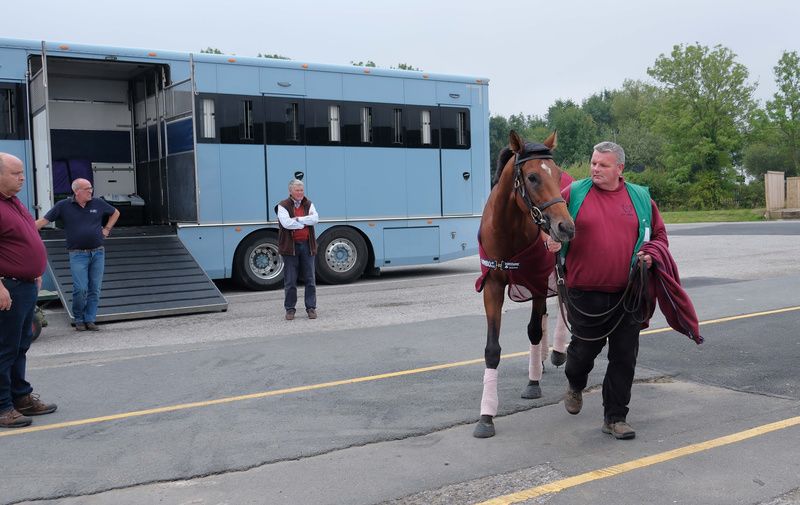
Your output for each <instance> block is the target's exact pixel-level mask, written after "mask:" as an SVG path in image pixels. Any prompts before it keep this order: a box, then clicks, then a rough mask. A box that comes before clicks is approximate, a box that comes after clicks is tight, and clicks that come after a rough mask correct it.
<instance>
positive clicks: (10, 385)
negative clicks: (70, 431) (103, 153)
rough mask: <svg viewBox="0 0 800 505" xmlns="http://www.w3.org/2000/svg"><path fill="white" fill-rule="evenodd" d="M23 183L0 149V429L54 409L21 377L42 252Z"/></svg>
mask: <svg viewBox="0 0 800 505" xmlns="http://www.w3.org/2000/svg"><path fill="white" fill-rule="evenodd" d="M24 182H25V171H24V168H23V166H22V161H21V160H20V159H19V158H17V157H15V156H11V155H10V154H7V153H0V428H21V427H23V426H28V425H29V424H31V422H32V419H31V418H30V417H28V416H38V415H42V414H50V413H51V412H54V411H55V410H56V406H55V405H53V404H46V403H43V402H42V401H40V400H39V396H38V395H35V394H33V388H32V387H31V385H30V383H28V382H27V381H26V380H25V354H26V353H27V352H28V348H30V346H31V341H32V332H31V323H32V321H33V311H34V309H35V308H36V298H37V296H38V292H39V287H41V283H42V274H43V273H44V269H45V266H46V263H47V253H46V252H45V249H44V244H43V243H42V239H41V238H39V232H38V231H37V230H36V225H35V224H34V221H33V217H32V216H31V215H30V213H29V212H28V210H27V209H26V208H25V206H24V205H22V202H20V201H19V198H17V197H16V194H17V193H19V191H20V190H21V189H22V185H23V183H24Z"/></svg>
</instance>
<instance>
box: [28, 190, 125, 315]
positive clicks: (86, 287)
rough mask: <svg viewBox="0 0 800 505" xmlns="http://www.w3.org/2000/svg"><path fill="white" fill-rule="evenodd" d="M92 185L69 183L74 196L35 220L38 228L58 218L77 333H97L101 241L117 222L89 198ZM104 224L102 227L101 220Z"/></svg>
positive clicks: (113, 212)
mask: <svg viewBox="0 0 800 505" xmlns="http://www.w3.org/2000/svg"><path fill="white" fill-rule="evenodd" d="M92 189H93V188H92V183H91V182H89V181H87V180H86V179H75V180H74V181H73V182H72V191H73V193H74V196H72V197H70V198H67V199H65V200H61V201H60V202H58V203H56V204H55V205H54V206H53V208H52V209H50V211H48V212H47V214H45V216H44V217H43V218H40V219H38V220H36V227H37V228H39V229H42V227H43V226H46V225H47V224H48V223H51V222H53V221H56V220H57V219H61V220H63V222H64V233H65V234H66V238H67V250H69V269H70V271H71V272H72V317H73V319H74V320H75V329H76V330H77V331H84V330H91V331H97V330H98V328H97V325H95V320H96V318H97V305H98V304H99V303H100V286H101V285H102V284H103V270H104V269H105V258H106V253H105V250H104V249H103V242H104V241H105V238H106V237H108V234H109V233H110V232H111V229H112V228H113V227H114V224H116V222H117V219H119V211H118V210H117V209H115V208H114V207H112V206H111V205H109V204H108V203H106V201H105V200H101V199H100V198H92ZM105 216H111V217H109V218H108V222H107V223H106V225H105V226H103V218H104V217H105Z"/></svg>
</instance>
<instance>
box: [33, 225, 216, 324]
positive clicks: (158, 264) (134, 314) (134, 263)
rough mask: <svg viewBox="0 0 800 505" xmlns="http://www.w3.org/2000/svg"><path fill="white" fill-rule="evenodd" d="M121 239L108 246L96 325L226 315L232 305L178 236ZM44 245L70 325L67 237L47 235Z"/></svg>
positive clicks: (49, 270) (70, 300) (139, 236)
mask: <svg viewBox="0 0 800 505" xmlns="http://www.w3.org/2000/svg"><path fill="white" fill-rule="evenodd" d="M120 235H121V236H117V237H113V236H112V237H109V238H107V239H106V241H105V252H106V261H105V273H104V275H103V284H102V286H101V291H100V305H99V307H98V311H97V321H98V322H112V321H123V320H131V319H147V318H153V317H162V316H175V315H181V314H197V313H203V312H223V311H226V310H227V309H228V301H227V300H226V299H225V297H224V296H223V295H222V293H220V291H219V289H217V286H216V285H215V284H214V283H213V282H212V281H211V279H210V278H209V277H208V275H207V274H206V273H205V271H204V270H203V269H202V268H201V267H200V265H199V264H198V263H197V261H196V260H195V259H194V257H193V256H192V255H191V253H190V252H189V251H188V250H187V249H186V247H185V246H184V244H183V243H182V242H181V240H180V239H179V238H178V236H177V234H176V233H166V234H164V233H156V234H152V235H143V234H141V233H139V234H136V235H135V236H134V235H128V236H125V235H122V234H120ZM44 244H45V248H46V249H47V268H48V272H49V273H50V275H51V276H52V278H53V279H54V281H55V284H56V289H57V291H58V297H59V299H60V300H61V303H62V304H63V306H64V309H65V310H66V311H67V314H68V316H69V318H70V320H72V319H73V314H72V274H71V272H70V269H69V253H68V252H67V249H66V242H65V240H64V239H63V234H61V233H58V234H53V233H49V234H47V235H46V236H45V237H44Z"/></svg>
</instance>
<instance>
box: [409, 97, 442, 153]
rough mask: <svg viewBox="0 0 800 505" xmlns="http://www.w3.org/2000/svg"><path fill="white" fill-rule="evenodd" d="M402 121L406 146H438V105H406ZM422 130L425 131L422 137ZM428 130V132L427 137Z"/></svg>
mask: <svg viewBox="0 0 800 505" xmlns="http://www.w3.org/2000/svg"><path fill="white" fill-rule="evenodd" d="M403 121H404V123H405V145H406V147H431V148H437V147H439V108H438V107H423V106H419V105H406V106H405V107H404V108H403ZM423 131H425V135H424V138H423ZM428 132H429V133H430V137H429V138H428ZM423 140H425V142H423Z"/></svg>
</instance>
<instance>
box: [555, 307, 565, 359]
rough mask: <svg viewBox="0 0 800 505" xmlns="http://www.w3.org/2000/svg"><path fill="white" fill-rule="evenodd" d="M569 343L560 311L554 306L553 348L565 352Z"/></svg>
mask: <svg viewBox="0 0 800 505" xmlns="http://www.w3.org/2000/svg"><path fill="white" fill-rule="evenodd" d="M568 345H569V332H567V324H566V323H565V322H564V318H563V317H561V312H560V311H559V308H558V306H556V329H555V332H554V334H553V349H554V350H556V351H558V352H567V346H568Z"/></svg>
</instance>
